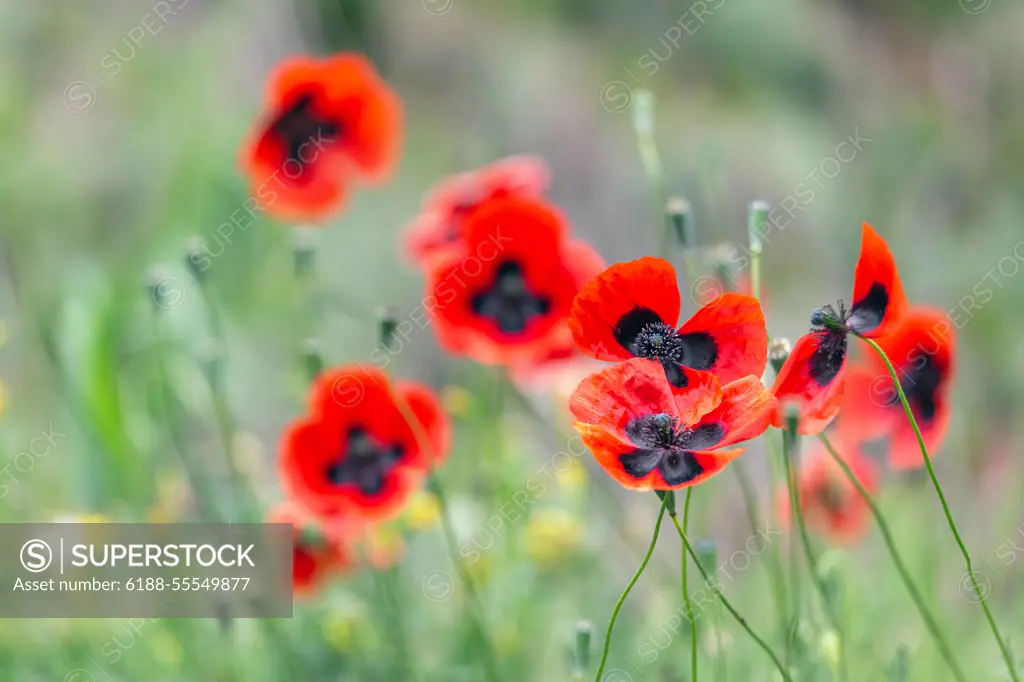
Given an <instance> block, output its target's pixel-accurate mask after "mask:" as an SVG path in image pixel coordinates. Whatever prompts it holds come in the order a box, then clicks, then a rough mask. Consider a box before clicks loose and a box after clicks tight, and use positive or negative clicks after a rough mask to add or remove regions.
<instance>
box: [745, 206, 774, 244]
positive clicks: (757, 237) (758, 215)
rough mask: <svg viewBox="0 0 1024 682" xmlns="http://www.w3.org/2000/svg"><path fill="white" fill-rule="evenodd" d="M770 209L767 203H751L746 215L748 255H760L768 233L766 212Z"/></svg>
mask: <svg viewBox="0 0 1024 682" xmlns="http://www.w3.org/2000/svg"><path fill="white" fill-rule="evenodd" d="M770 210H771V207H770V206H769V205H768V202H767V201H760V200H758V201H751V202H750V208H749V212H748V214H747V234H748V236H749V237H750V253H751V254H754V255H757V254H759V253H761V247H762V243H763V241H764V236H765V234H766V233H767V231H768V212H769V211H770Z"/></svg>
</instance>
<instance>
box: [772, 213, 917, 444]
mask: <svg viewBox="0 0 1024 682" xmlns="http://www.w3.org/2000/svg"><path fill="white" fill-rule="evenodd" d="M906 310H907V298H906V295H905V294H904V293H903V285H902V283H901V282H900V278H899V274H898V273H897V271H896V261H895V259H893V257H892V253H891V252H890V251H889V247H888V245H887V244H886V243H885V240H883V239H882V238H881V237H879V236H878V233H877V232H875V230H874V228H872V227H871V226H870V225H868V224H867V223H864V226H863V232H862V237H861V247H860V258H859V260H858V261H857V268H856V270H855V272H854V283H853V305H852V306H850V309H849V310H847V309H846V306H844V305H843V303H842V302H840V303H839V310H838V312H837V311H836V309H835V308H833V307H832V306H826V307H824V308H819V309H818V310H815V311H814V313H813V314H812V315H811V324H812V325H814V329H813V330H812V331H811V332H810V333H809V334H805V335H804V336H802V337H800V338H799V339H798V340H797V342H796V345H795V346H794V347H793V352H792V353H790V356H789V358H788V359H787V360H786V363H785V364H784V365H783V366H782V369H780V370H779V374H778V376H777V377H776V378H775V383H774V385H773V386H772V392H773V393H774V394H775V396H776V397H777V398H778V399H779V412H778V414H776V416H775V420H774V422H773V423H774V425H775V426H777V427H779V428H783V427H784V426H785V414H784V410H785V406H786V405H787V404H790V403H793V404H796V405H797V406H798V407H799V408H800V426H799V431H800V433H802V434H808V435H810V434H816V433H821V431H823V430H824V429H825V427H826V426H828V424H829V422H831V421H832V420H833V419H834V418H835V416H836V414H838V413H839V410H840V408H841V407H842V394H843V382H844V374H845V369H846V352H847V334H850V333H853V334H857V335H858V336H864V337H867V338H879V337H881V336H883V335H884V334H887V333H889V332H890V331H891V330H892V329H893V328H894V327H895V325H897V324H899V322H900V320H901V319H902V318H903V316H904V315H905V314H906Z"/></svg>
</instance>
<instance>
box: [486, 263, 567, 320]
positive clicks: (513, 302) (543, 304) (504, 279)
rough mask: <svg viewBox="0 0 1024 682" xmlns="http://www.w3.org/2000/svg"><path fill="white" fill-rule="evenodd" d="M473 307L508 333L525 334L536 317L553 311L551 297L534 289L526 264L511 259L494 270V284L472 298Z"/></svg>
mask: <svg viewBox="0 0 1024 682" xmlns="http://www.w3.org/2000/svg"><path fill="white" fill-rule="evenodd" d="M470 307H471V308H472V310H473V312H474V313H476V314H477V315H479V316H480V317H485V318H488V319H490V320H493V321H494V323H495V324H496V325H497V326H498V329H500V330H501V331H502V332H503V333H505V334H522V333H523V332H525V331H526V328H527V326H529V324H530V322H531V321H532V320H533V318H535V317H540V316H543V315H547V314H548V313H549V312H550V311H551V300H550V299H549V298H547V297H545V296H537V295H534V294H533V293H532V292H531V291H530V287H529V285H528V282H527V281H526V276H525V274H524V273H523V266H522V265H521V264H520V263H519V262H518V261H514V260H507V261H504V262H502V263H501V264H499V265H498V267H497V268H496V269H495V271H494V281H493V283H492V284H491V286H490V287H489V288H487V289H484V290H482V291H478V292H477V293H475V294H473V296H472V297H471V298H470Z"/></svg>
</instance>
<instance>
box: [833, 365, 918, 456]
mask: <svg viewBox="0 0 1024 682" xmlns="http://www.w3.org/2000/svg"><path fill="white" fill-rule="evenodd" d="M891 398H896V399H897V400H898V399H899V398H898V397H897V393H896V388H895V387H894V386H893V383H892V378H891V377H890V376H889V372H888V371H887V370H886V369H884V368H882V369H881V370H879V368H878V367H876V366H875V365H874V364H863V363H862V364H853V365H850V366H848V367H847V368H846V387H845V389H844V391H843V402H842V412H841V414H840V417H839V436H840V439H841V440H844V441H846V442H849V443H862V442H865V441H869V440H875V439H876V438H881V437H882V436H884V435H886V434H887V433H889V432H891V431H892V429H893V428H894V427H895V423H896V418H897V417H899V416H900V415H901V414H902V409H903V408H901V407H899V404H898V403H897V404H896V405H895V407H897V408H899V412H897V411H896V410H894V409H893V407H894V406H893V404H892V403H891V402H890V399H891Z"/></svg>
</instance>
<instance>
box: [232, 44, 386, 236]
mask: <svg viewBox="0 0 1024 682" xmlns="http://www.w3.org/2000/svg"><path fill="white" fill-rule="evenodd" d="M265 106H266V112H265V113H264V114H263V116H262V117H261V118H260V120H259V122H258V123H257V125H256V129H255V131H254V132H253V133H251V135H250V138H249V140H248V141H247V142H246V144H245V147H244V149H243V152H242V166H243V169H244V171H245V172H246V174H247V175H248V176H249V181H250V188H251V192H252V197H253V201H254V202H255V204H256V205H255V206H253V207H252V209H253V210H258V211H265V212H267V213H269V214H270V215H273V216H274V217H276V218H278V219H280V220H288V221H297V222H312V223H317V222H321V221H323V220H325V219H328V218H330V217H331V216H332V215H333V213H335V212H336V211H337V210H338V209H340V208H341V206H342V205H343V204H344V202H345V199H346V197H347V194H348V191H349V188H350V186H351V184H352V183H353V182H354V181H355V180H356V179H365V180H369V181H378V180H383V179H385V178H386V177H387V176H388V175H389V174H390V172H391V169H392V167H393V166H394V164H395V161H396V159H397V157H398V152H399V148H400V145H401V137H402V109H401V102H400V100H399V98H398V96H397V95H396V94H395V93H394V92H393V91H392V90H391V88H390V87H388V85H387V84H386V83H385V82H384V81H383V80H382V79H381V78H380V76H379V75H378V74H377V72H376V71H375V70H374V68H373V65H372V64H371V63H370V62H369V61H368V60H367V59H366V58H365V57H363V56H362V55H359V54H352V53H342V54H338V55H335V56H333V57H328V58H326V59H317V58H314V57H292V58H289V59H286V60H284V61H283V62H281V63H280V64H279V65H278V66H277V67H276V69H275V70H274V71H273V73H272V74H271V75H270V79H269V82H268V85H267V91H266V104H265Z"/></svg>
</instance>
